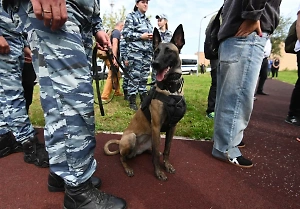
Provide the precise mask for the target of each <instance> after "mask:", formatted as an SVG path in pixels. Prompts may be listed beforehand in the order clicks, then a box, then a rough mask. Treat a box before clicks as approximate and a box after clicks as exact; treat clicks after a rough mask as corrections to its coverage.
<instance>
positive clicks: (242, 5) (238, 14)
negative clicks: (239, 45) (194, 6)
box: [218, 0, 281, 41]
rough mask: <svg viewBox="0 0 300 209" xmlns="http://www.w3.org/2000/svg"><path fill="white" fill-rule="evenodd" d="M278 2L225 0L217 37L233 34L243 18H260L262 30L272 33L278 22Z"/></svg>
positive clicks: (277, 0) (224, 37)
mask: <svg viewBox="0 0 300 209" xmlns="http://www.w3.org/2000/svg"><path fill="white" fill-rule="evenodd" d="M280 4H281V0H226V1H225V3H224V8H223V11H222V25H221V28H220V31H219V34H218V39H219V40H220V41H222V40H224V39H226V38H228V37H232V36H234V35H235V34H236V33H237V31H238V29H239V27H240V25H241V24H242V22H243V21H244V20H245V19H250V20H260V27H261V29H262V31H263V32H267V33H270V34H272V33H273V31H274V30H275V28H276V27H277V25H278V23H279V9H280Z"/></svg>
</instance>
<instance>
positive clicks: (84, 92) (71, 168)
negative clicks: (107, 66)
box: [18, 1, 97, 186]
mask: <svg viewBox="0 0 300 209" xmlns="http://www.w3.org/2000/svg"><path fill="white" fill-rule="evenodd" d="M30 8H31V5H30V3H29V2H28V1H22V4H21V7H20V10H19V12H18V13H20V14H24V11H27V13H28V15H23V16H21V17H20V19H21V20H22V21H25V23H24V25H27V24H29V25H31V26H32V27H33V29H34V31H35V32H34V33H35V35H36V38H37V42H38V59H37V60H38V62H39V72H38V75H39V84H40V99H41V104H42V108H43V111H44V116H45V131H44V135H45V142H46V148H47V151H48V153H49V163H50V169H51V171H52V172H55V173H56V174H57V175H59V176H60V177H62V178H63V179H64V180H65V183H66V184H68V185H70V186H77V185H78V184H81V183H83V182H85V181H86V180H87V179H89V178H90V177H91V176H92V174H93V173H94V171H95V170H96V164H97V163H96V160H95V159H94V149H95V146H96V140H95V123H94V122H95V121H94V94H93V87H92V79H91V54H92V46H93V42H92V33H91V30H90V32H88V33H83V32H82V31H81V29H82V28H85V29H86V28H87V25H84V26H82V25H79V23H78V21H76V19H75V16H74V15H72V11H71V10H72V8H71V7H68V16H69V18H68V21H67V22H66V23H65V25H64V26H63V27H62V28H61V29H59V30H57V31H55V32H53V31H51V30H50V28H47V27H45V26H44V23H43V22H42V21H40V20H38V19H36V17H35V15H34V14H33V13H32V10H30ZM34 59H35V58H34Z"/></svg>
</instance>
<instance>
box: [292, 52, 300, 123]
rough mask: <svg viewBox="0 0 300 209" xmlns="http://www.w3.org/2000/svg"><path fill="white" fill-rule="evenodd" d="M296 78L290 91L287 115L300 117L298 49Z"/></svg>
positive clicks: (299, 58)
mask: <svg viewBox="0 0 300 209" xmlns="http://www.w3.org/2000/svg"><path fill="white" fill-rule="evenodd" d="M297 65H298V79H297V81H296V84H295V87H294V89H293V92H292V96H291V101H290V107H289V115H290V116H297V117H300V51H299V52H297Z"/></svg>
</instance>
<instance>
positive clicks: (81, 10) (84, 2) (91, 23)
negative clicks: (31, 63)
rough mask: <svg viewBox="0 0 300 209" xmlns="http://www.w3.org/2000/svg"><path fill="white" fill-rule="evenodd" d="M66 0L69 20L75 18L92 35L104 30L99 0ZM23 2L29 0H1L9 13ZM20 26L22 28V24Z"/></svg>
mask: <svg viewBox="0 0 300 209" xmlns="http://www.w3.org/2000/svg"><path fill="white" fill-rule="evenodd" d="M91 1H92V2H93V3H91ZM66 2H67V9H68V12H71V13H72V15H71V16H70V15H69V17H68V18H69V20H70V19H75V21H77V22H78V23H79V24H80V25H81V26H82V31H83V32H88V31H90V30H91V29H92V32H93V35H95V34H96V33H97V32H98V31H100V30H104V29H103V26H102V20H101V18H100V0H66ZM23 3H24V4H28V3H29V0H3V4H5V5H7V7H8V13H9V14H11V13H14V11H11V10H10V8H14V9H15V8H16V7H18V5H20V4H23ZM5 9H6V8H5ZM9 10H10V11H9ZM17 27H18V26H17ZM21 28H24V25H23V26H21Z"/></svg>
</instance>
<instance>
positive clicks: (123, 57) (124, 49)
mask: <svg viewBox="0 0 300 209" xmlns="http://www.w3.org/2000/svg"><path fill="white" fill-rule="evenodd" d="M120 54H121V60H122V64H123V66H124V68H125V70H128V67H127V66H126V65H125V61H127V60H128V57H127V44H126V41H125V39H124V38H123V37H122V38H121V40H120ZM126 72H127V71H126ZM128 80H129V78H128V76H127V74H126V73H123V84H122V88H123V92H124V98H125V99H128Z"/></svg>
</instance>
